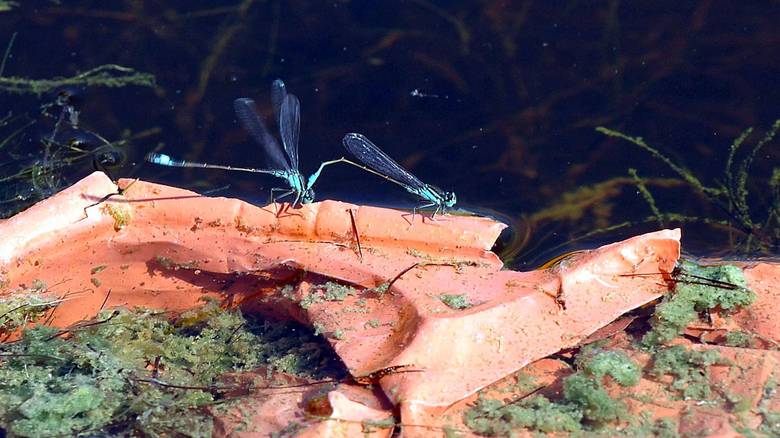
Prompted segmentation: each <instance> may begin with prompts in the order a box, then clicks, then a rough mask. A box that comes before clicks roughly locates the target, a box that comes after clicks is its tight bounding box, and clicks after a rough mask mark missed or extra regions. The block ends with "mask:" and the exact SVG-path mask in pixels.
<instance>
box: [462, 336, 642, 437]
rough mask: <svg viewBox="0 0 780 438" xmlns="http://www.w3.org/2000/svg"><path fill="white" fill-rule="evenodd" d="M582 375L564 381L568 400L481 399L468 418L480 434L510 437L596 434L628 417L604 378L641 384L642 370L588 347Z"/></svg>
mask: <svg viewBox="0 0 780 438" xmlns="http://www.w3.org/2000/svg"><path fill="white" fill-rule="evenodd" d="M576 365H577V368H578V370H577V372H576V373H575V374H573V375H571V376H569V377H566V378H565V379H564V380H563V397H562V399H560V400H551V399H549V398H547V397H545V396H543V395H536V396H533V397H530V398H527V399H522V400H518V401H511V402H507V403H504V402H502V401H501V400H493V399H485V398H480V399H479V400H478V401H477V403H476V404H475V405H474V407H472V408H471V409H469V410H468V411H466V413H465V414H464V417H463V420H464V422H465V424H466V425H467V426H468V427H469V428H470V429H471V430H472V431H473V432H475V433H478V434H481V435H490V436H510V435H512V434H513V433H514V432H516V431H517V430H518V429H529V430H530V431H534V432H543V433H550V432H576V433H583V432H596V431H599V430H601V429H603V428H605V427H606V426H608V425H609V424H610V423H612V422H614V421H616V420H623V419H626V417H627V407H626V405H625V403H624V402H623V401H622V400H616V399H613V398H611V397H610V396H609V394H608V393H607V391H606V389H605V386H604V378H605V377H607V376H610V377H611V378H612V379H613V380H614V381H615V382H617V383H618V384H619V385H621V386H633V385H636V384H637V383H638V382H639V378H640V377H641V369H640V367H639V365H637V364H636V363H635V362H633V361H632V360H631V359H630V358H629V357H628V356H627V355H626V354H625V353H623V352H620V351H612V350H600V349H597V348H592V349H585V350H583V351H582V353H581V354H580V356H579V357H578V358H577V361H576Z"/></svg>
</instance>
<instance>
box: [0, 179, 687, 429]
mask: <svg viewBox="0 0 780 438" xmlns="http://www.w3.org/2000/svg"><path fill="white" fill-rule="evenodd" d="M119 186H120V187H121V188H122V190H121V194H120V193H119V191H118V188H117V187H116V186H115V185H114V184H113V183H112V182H111V181H110V180H108V179H107V178H106V177H105V176H104V175H103V174H100V173H95V174H93V175H91V176H89V177H87V178H85V179H84V180H82V181H81V182H79V183H77V184H76V185H74V186H73V187H71V188H69V189H67V190H65V191H63V192H61V193H59V194H58V195H55V196H54V197H52V198H50V199H48V200H46V201H43V202H41V203H39V204H37V205H35V206H33V207H32V208H30V209H28V210H27V211H25V212H23V213H21V214H19V215H17V216H15V217H13V218H11V219H9V220H7V221H5V222H3V223H0V236H2V239H0V263H2V265H0V275H2V279H1V280H2V284H3V285H4V287H3V293H4V294H8V293H13V292H14V291H15V290H17V288H19V287H21V286H23V285H29V284H31V283H32V282H33V281H34V280H42V281H45V282H46V284H48V285H50V288H51V289H52V290H54V291H56V292H57V293H59V294H63V295H64V294H66V293H69V294H71V296H72V299H70V300H68V301H66V302H63V303H61V305H60V306H59V307H58V308H57V310H56V311H55V313H54V315H53V320H52V323H53V324H55V325H58V326H67V325H69V324H72V323H74V322H76V321H79V320H82V319H88V318H92V317H93V316H94V315H95V314H96V313H97V312H98V311H99V310H100V309H101V308H103V307H111V306H136V305H137V306H145V307H153V308H164V309H169V310H181V309H186V308H189V307H193V306H195V305H196V304H197V303H198V300H199V299H200V298H201V297H203V296H206V295H208V296H214V297H219V298H222V299H224V300H226V301H227V302H229V303H232V304H235V305H241V306H242V308H244V309H249V310H251V309H255V310H263V311H274V312H277V314H283V315H287V316H289V317H293V318H296V319H298V320H300V321H303V322H305V323H308V324H311V325H313V326H314V327H316V328H317V329H318V331H320V332H322V333H324V334H325V335H326V336H327V338H328V341H329V342H330V343H331V344H332V346H333V348H334V350H335V351H336V353H337V354H338V355H339V357H340V358H341V359H342V361H343V362H344V364H345V365H346V366H347V368H348V369H349V371H350V373H351V374H352V375H353V376H356V377H361V376H370V377H373V378H376V379H377V380H378V382H379V384H380V385H381V388H382V389H383V391H384V394H385V395H386V396H387V398H388V399H389V400H390V401H391V402H392V403H393V404H395V405H397V406H398V407H400V413H401V419H400V421H401V422H402V423H404V424H427V423H426V422H429V419H430V418H432V417H437V416H440V415H442V413H443V412H446V410H447V409H448V407H450V406H451V405H453V404H454V403H456V402H458V401H460V400H463V399H465V398H467V397H469V396H471V395H473V394H475V393H476V392H477V391H479V390H480V389H482V388H484V387H486V386H488V385H490V384H491V383H493V382H496V381H498V380H500V379H502V378H504V377H506V376H507V375H510V374H511V373H513V372H515V371H517V370H519V369H521V368H523V367H524V366H526V365H528V364H530V363H532V362H534V361H537V360H539V359H541V358H544V357H546V356H548V355H550V354H552V353H555V352H557V351H559V350H561V349H564V348H568V347H573V346H576V345H578V344H579V343H580V342H581V341H582V340H583V339H585V338H587V337H588V336H589V335H591V334H593V333H594V332H596V331H597V330H598V329H600V328H601V327H603V326H605V325H607V324H609V323H610V322H612V321H613V320H615V319H616V318H618V317H619V316H621V315H622V314H624V313H625V312H627V311H629V310H631V309H634V308H636V307H639V306H642V305H644V304H646V303H648V302H650V301H652V300H655V299H657V298H658V297H659V296H661V295H662V294H664V293H665V292H666V291H667V290H668V286H667V285H666V284H665V283H664V281H663V279H664V276H665V275H666V274H668V273H669V272H671V270H672V268H673V267H674V265H675V262H676V261H677V259H678V257H679V251H680V248H679V237H680V232H679V230H663V231H658V232H655V233H650V234H647V235H643V236H638V237H635V238H632V239H629V240H627V241H624V242H620V243H616V244H612V245H607V246H605V247H602V248H600V249H598V250H594V251H589V252H582V253H579V254H576V255H575V256H573V257H570V258H568V259H566V260H564V261H562V262H561V263H560V264H558V265H557V266H555V267H553V268H551V269H547V270H544V271H532V272H514V271H508V270H503V266H502V263H501V261H500V260H499V259H498V257H497V256H496V255H495V254H494V253H492V252H490V248H491V246H492V245H493V242H494V241H495V239H496V238H497V236H498V234H499V233H500V232H501V230H502V229H503V228H504V227H505V226H504V225H503V224H501V223H498V222H496V221H494V220H492V219H488V218H482V217H464V216H450V215H448V216H442V217H437V220H436V221H432V220H430V219H427V218H424V217H422V216H421V215H415V216H414V217H412V216H411V215H408V214H405V213H403V212H398V211H395V210H390V209H383V208H375V207H366V206H356V205H352V204H348V203H343V202H337V201H324V202H319V203H314V204H309V205H306V206H303V207H302V208H298V209H291V208H286V207H285V206H273V205H271V206H266V207H257V206H253V205H250V204H247V203H245V202H242V201H239V200H234V199H225V198H208V197H203V196H200V195H198V194H196V193H193V192H190V191H186V190H181V189H177V188H172V187H167V186H163V185H157V184H152V183H147V182H143V181H130V180H123V181H120V183H119ZM277 208H280V210H279V211H277ZM284 286H287V287H284ZM290 286H292V287H290ZM334 397H335V398H334V401H333V403H337V401H338V400H337V399H338V397H339V396H334ZM334 409H335V408H334ZM371 415H374V413H372V414H371ZM347 416H348V415H347ZM229 429H230V428H229V427H228V426H225V430H229ZM405 433H406V434H413V431H411V430H406V431H405ZM420 433H421V434H422V433H423V432H420Z"/></svg>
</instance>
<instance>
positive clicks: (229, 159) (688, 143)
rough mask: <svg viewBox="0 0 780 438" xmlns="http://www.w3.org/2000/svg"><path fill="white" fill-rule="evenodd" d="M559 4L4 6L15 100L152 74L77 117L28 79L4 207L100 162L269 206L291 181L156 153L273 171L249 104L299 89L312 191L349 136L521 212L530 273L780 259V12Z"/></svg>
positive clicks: (393, 193)
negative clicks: (128, 71) (559, 266)
mask: <svg viewBox="0 0 780 438" xmlns="http://www.w3.org/2000/svg"><path fill="white" fill-rule="evenodd" d="M553 3H554V4H547V3H545V2H495V1H486V0H484V1H476V0H472V1H459V2H430V1H426V0H411V1H407V2H400V3H399V2H369V3H366V2H349V1H337V2H330V3H320V2H304V1H297V0H291V1H285V2H282V1H279V0H276V1H268V2H258V1H249V0H246V1H235V2H222V3H221V4H219V5H216V4H215V2H194V3H193V2H166V3H165V4H164V5H160V4H159V3H156V2H148V1H140V0H139V1H133V2H123V3H118V4H116V5H109V6H105V5H102V4H101V5H97V6H96V4H94V3H92V2H68V4H67V5H66V4H58V3H56V2H44V3H42V4H41V5H37V6H35V7H33V6H29V5H20V6H17V7H16V8H13V9H11V10H10V11H6V12H0V29H2V31H0V41H2V43H0V45H2V46H4V45H5V44H6V42H8V41H10V40H11V36H12V34H13V32H17V37H16V40H15V41H14V44H13V46H12V47H11V49H10V51H9V53H10V56H8V57H6V58H5V59H4V61H5V62H4V63H3V67H2V71H1V72H2V75H1V76H2V77H0V87H4V89H8V84H9V83H12V81H11V80H10V79H11V78H20V77H26V78H34V79H51V78H55V77H65V78H73V77H77V76H78V75H79V73H81V72H88V71H89V70H90V69H93V68H95V67H98V66H101V65H104V64H116V65H121V66H126V67H130V68H132V69H134V71H135V72H145V73H150V74H152V75H154V78H155V82H154V84H150V83H149V82H148V81H147V82H143V81H141V80H140V79H139V80H137V81H136V82H128V83H130V84H136V85H127V86H124V87H106V86H101V85H100V84H99V83H97V82H95V79H94V78H95V76H94V75H93V76H89V78H90V80H91V81H92V82H91V83H90V84H84V85H83V87H82V89H83V90H84V91H83V92H80V93H82V94H79V95H78V96H77V97H78V99H76V101H75V102H71V103H68V104H63V103H62V102H59V101H58V100H57V97H56V92H57V91H56V90H52V91H51V92H48V93H45V94H42V95H36V94H33V93H29V92H24V90H21V91H22V92H20V90H19V88H20V86H19V85H18V84H19V83H20V82H18V81H17V82H13V83H14V84H16V87H15V88H13V90H14V91H16V94H11V93H2V94H0V102H2V103H3V105H2V108H1V109H2V111H1V112H0V114H1V115H0V164H2V166H0V172H1V173H0V178H3V180H2V181H3V182H2V186H0V195H2V196H3V198H2V201H0V202H2V204H0V208H2V212H3V213H4V214H5V215H7V214H9V213H10V212H11V211H13V210H14V209H17V208H22V207H23V206H24V205H28V204H29V203H30V202H33V201H36V200H38V199H41V198H42V197H45V196H48V195H49V194H50V193H52V192H54V191H56V190H57V189H59V188H61V187H62V186H63V185H67V184H70V183H71V182H73V181H74V180H76V179H78V178H80V177H83V176H84V175H86V174H87V173H88V172H90V171H91V170H92V169H93V168H94V167H96V166H98V167H99V165H101V164H102V165H103V167H105V168H110V169H109V170H110V171H111V174H112V176H114V177H119V176H139V177H142V178H145V179H150V180H154V181H160V182H165V183H172V184H176V185H180V186H184V187H188V188H193V189H196V190H209V189H212V188H216V187H222V186H225V185H227V184H229V185H230V189H229V190H226V191H223V192H220V195H224V196H238V197H242V198H245V199H248V200H252V201H255V202H265V200H266V196H267V193H268V190H269V189H270V188H271V187H274V184H275V183H276V181H275V180H274V178H268V177H263V176H253V175H235V174H225V173H220V172H216V171H207V170H202V169H187V170H184V169H166V168H161V167H158V166H152V165H149V164H146V163H143V160H142V157H143V156H144V154H146V153H148V152H150V151H157V152H162V153H166V154H171V155H172V156H176V157H182V158H185V159H188V160H198V161H206V162H216V163H225V164H231V165H238V166H247V167H262V166H263V165H264V163H265V160H264V159H263V157H261V155H262V154H261V153H260V151H259V150H257V149H258V146H257V145H256V144H253V143H252V142H251V141H247V138H246V134H245V133H244V132H243V131H242V129H241V128H240V126H239V125H238V124H237V122H236V120H235V117H234V115H233V113H232V102H233V100H234V99H235V98H237V97H242V96H247V97H251V98H254V99H255V100H257V101H258V102H259V103H260V108H259V109H260V111H261V112H262V113H263V114H265V115H266V116H268V115H270V114H272V112H273V111H272V109H271V107H270V104H269V103H268V99H267V97H268V96H267V95H268V92H267V87H268V84H269V83H270V82H271V81H272V80H273V79H274V78H277V77H281V78H283V79H284V80H285V82H286V83H287V85H288V87H289V88H290V89H291V90H294V92H295V94H296V95H298V97H299V98H300V101H301V110H302V116H301V118H302V120H303V124H302V125H301V139H302V141H301V145H300V148H301V156H302V157H303V160H302V162H301V171H302V172H303V173H304V174H307V175H308V174H310V173H311V172H312V171H314V170H315V169H316V166H317V163H320V162H322V161H324V160H327V159H331V158H333V157H334V156H341V155H342V154H343V148H342V146H341V139H342V137H343V136H344V134H345V133H347V132H360V133H363V134H365V135H366V137H368V138H371V139H372V140H373V141H375V142H376V143H377V144H379V145H381V147H382V149H383V150H384V151H385V152H387V153H388V155H390V156H392V157H393V158H395V159H397V160H398V161H399V163H400V164H401V165H402V166H403V167H404V168H406V169H408V170H409V171H410V172H412V173H413V174H414V175H416V176H418V177H419V178H420V179H422V180H423V181H425V182H427V183H430V184H435V185H436V186H439V187H446V188H447V189H451V190H453V191H454V192H456V193H457V194H458V205H459V206H460V207H462V208H465V209H467V210H473V211H494V212H496V215H497V216H500V217H505V218H507V219H508V222H510V223H511V225H512V226H513V228H514V229H513V230H512V231H513V232H514V234H513V236H515V237H514V238H511V239H510V241H509V243H508V244H507V245H506V246H507V251H508V252H507V253H508V254H511V263H512V265H514V266H515V267H525V266H529V265H531V266H537V265H539V264H541V263H543V262H544V261H545V260H546V259H550V258H552V257H554V256H556V255H558V254H561V253H565V252H567V251H570V250H576V249H583V248H590V247H593V246H594V245H597V244H599V243H604V242H608V241H612V240H615V239H618V238H622V237H625V236H627V235H630V234H634V233H638V232H643V231H650V230H654V229H657V228H659V227H672V226H680V225H682V226H684V233H683V234H684V241H685V242H684V243H685V248H686V249H687V250H689V251H693V252H696V253H699V254H706V255H714V254H726V253H732V252H734V251H743V252H747V253H749V254H753V255H757V254H776V253H777V252H778V242H777V239H778V237H777V234H776V232H775V231H774V230H777V229H778V218H777V217H775V216H773V214H775V213H773V212H776V211H777V208H778V207H776V206H777V205H780V200H778V198H779V197H780V195H778V177H777V176H776V175H775V176H774V177H773V175H774V174H773V169H774V168H776V167H778V156H779V155H780V148H778V147H777V144H778V143H777V140H773V141H770V142H766V143H764V144H763V145H762V146H760V147H758V148H756V147H757V145H759V144H761V140H762V138H763V137H764V136H765V135H766V133H767V132H770V131H771V129H772V126H773V123H774V121H775V120H776V119H777V118H778V117H780V112H778V111H777V107H776V102H778V101H780V88H778V87H776V85H775V83H774V78H776V77H778V73H780V71H779V70H780V68H779V65H778V61H777V59H776V58H777V57H776V53H778V48H779V47H778V45H780V41H779V40H778V39H777V38H776V31H775V29H776V23H777V22H778V21H780V8H779V7H778V6H777V5H759V4H756V5H747V6H745V5H740V6H739V7H736V6H728V5H727V6H725V7H720V8H711V7H710V6H711V3H709V2H693V3H691V4H680V3H679V2H660V3H659V2H652V3H646V4H628V3H620V2H607V3H603V4H597V5H593V4H590V3H583V2H564V3H561V2H553ZM98 73H101V74H106V75H117V74H119V73H122V74H124V73H123V72H119V71H115V70H112V71H99V72H98ZM145 85H146V86H145ZM22 88H24V87H22ZM27 91H29V90H27ZM52 93H55V94H54V95H52ZM68 105H70V107H71V108H73V109H74V110H75V111H77V114H78V119H77V122H78V123H73V122H74V121H73V120H71V116H72V115H73V114H75V112H71V113H67V111H68V110H66V108H68ZM61 114H65V115H64V116H63V117H62V121H59V122H58V120H59V119H58V117H60V115H61ZM599 126H603V127H606V128H609V129H612V130H615V131H619V132H622V133H625V134H626V135H627V136H630V137H631V138H634V137H642V138H643V141H644V142H645V143H646V144H647V145H648V146H650V147H652V148H653V149H654V150H656V151H657V152H658V154H654V153H653V152H651V151H650V150H649V149H647V148H643V147H641V146H640V145H638V144H637V143H636V142H631V141H627V140H625V139H621V138H616V137H613V136H609V135H605V134H604V133H600V132H597V131H596V127H599ZM749 127H755V131H754V132H753V133H752V134H751V135H750V136H749V137H747V139H746V140H745V142H744V144H743V145H742V146H741V147H739V148H736V152H735V153H734V154H732V153H730V151H731V145H732V144H733V143H734V141H735V139H737V138H739V136H740V134H741V133H742V132H743V131H744V130H745V129H747V128H749ZM66 132H72V134H66ZM106 148H108V149H110V151H108V150H107V149H106ZM753 151H755V152H753ZM661 156H663V157H664V158H663V159H662V158H660V157H661ZM125 158H127V159H125ZM664 159H665V160H667V161H666V162H665V161H664ZM745 160H748V162H747V164H748V165H747V166H746V167H745V170H746V172H743V173H742V174H743V175H746V178H744V179H742V178H741V177H739V175H740V172H741V170H742V169H743V166H744V164H745V163H746V161H745ZM670 163H671V164H673V165H674V166H677V168H679V169H684V171H685V172H684V173H681V172H678V171H677V170H675V167H674V166H670ZM727 166H732V172H731V173H730V175H731V176H729V173H728V172H726V170H725V169H727ZM734 166H736V167H734ZM333 167H334V169H333V170H332V172H331V171H330V169H329V171H328V172H327V174H326V175H323V178H321V180H320V181H319V182H318V186H317V195H318V198H319V199H326V198H333V199H343V200H346V201H352V202H364V203H371V204H377V205H392V206H397V207H403V208H412V207H413V206H414V205H416V204H415V202H416V201H415V199H414V198H413V197H410V196H407V194H406V193H404V191H402V190H396V188H395V187H393V186H391V185H389V184H387V183H386V182H384V181H382V180H380V179H378V178H372V177H371V176H370V175H366V174H365V173H363V172H361V171H360V170H359V169H354V168H349V167H343V168H340V169H339V168H336V167H338V166H333ZM631 169H633V170H631ZM685 175H688V176H693V177H694V178H695V179H696V180H697V181H698V182H699V183H700V187H697V185H696V184H694V183H692V180H691V179H690V178H689V177H686V176H685ZM729 178H732V179H731V180H729ZM734 178H736V179H734ZM702 188H706V189H707V190H703V189H702ZM709 189H711V190H714V191H717V192H718V193H715V192H712V191H708V190H709ZM773 206H775V207H773ZM773 208H774V210H773ZM767 212H769V213H767Z"/></svg>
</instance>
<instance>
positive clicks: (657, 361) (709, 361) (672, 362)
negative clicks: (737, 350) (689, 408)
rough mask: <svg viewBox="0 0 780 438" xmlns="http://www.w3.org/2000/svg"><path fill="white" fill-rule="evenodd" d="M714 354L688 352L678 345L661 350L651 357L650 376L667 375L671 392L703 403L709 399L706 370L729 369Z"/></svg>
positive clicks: (684, 398) (709, 387)
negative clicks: (722, 366)
mask: <svg viewBox="0 0 780 438" xmlns="http://www.w3.org/2000/svg"><path fill="white" fill-rule="evenodd" d="M730 364H731V363H730V362H729V361H728V360H726V359H724V358H722V357H721V356H720V354H719V353H718V352H717V351H715V350H702V351H699V350H692V349H689V348H686V347H685V346H682V345H675V346H672V347H666V348H661V349H660V350H658V351H657V352H656V353H655V355H654V356H653V366H652V368H651V370H650V374H651V375H654V376H656V377H661V376H663V375H670V376H672V378H673V381H672V384H671V389H672V390H674V391H677V392H678V394H679V395H680V397H681V398H682V399H683V400H707V399H709V398H710V397H711V396H712V384H711V383H710V381H709V377H708V375H709V369H710V367H711V366H712V365H730Z"/></svg>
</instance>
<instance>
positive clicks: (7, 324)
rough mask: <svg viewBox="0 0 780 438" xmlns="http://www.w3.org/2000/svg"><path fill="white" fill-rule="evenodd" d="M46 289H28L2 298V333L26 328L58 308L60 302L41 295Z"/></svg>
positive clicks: (0, 324) (0, 321)
mask: <svg viewBox="0 0 780 438" xmlns="http://www.w3.org/2000/svg"><path fill="white" fill-rule="evenodd" d="M44 291H45V287H44V289H28V290H26V291H21V292H18V293H14V294H13V295H11V296H10V297H6V298H0V333H3V332H10V331H13V330H16V329H18V328H20V327H24V326H26V325H27V324H29V323H30V322H33V321H36V320H39V319H41V318H43V316H44V315H45V314H46V312H47V311H48V310H50V309H52V308H54V307H56V305H57V303H58V302H59V300H54V299H52V298H51V297H47V296H45V295H41V292H44Z"/></svg>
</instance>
